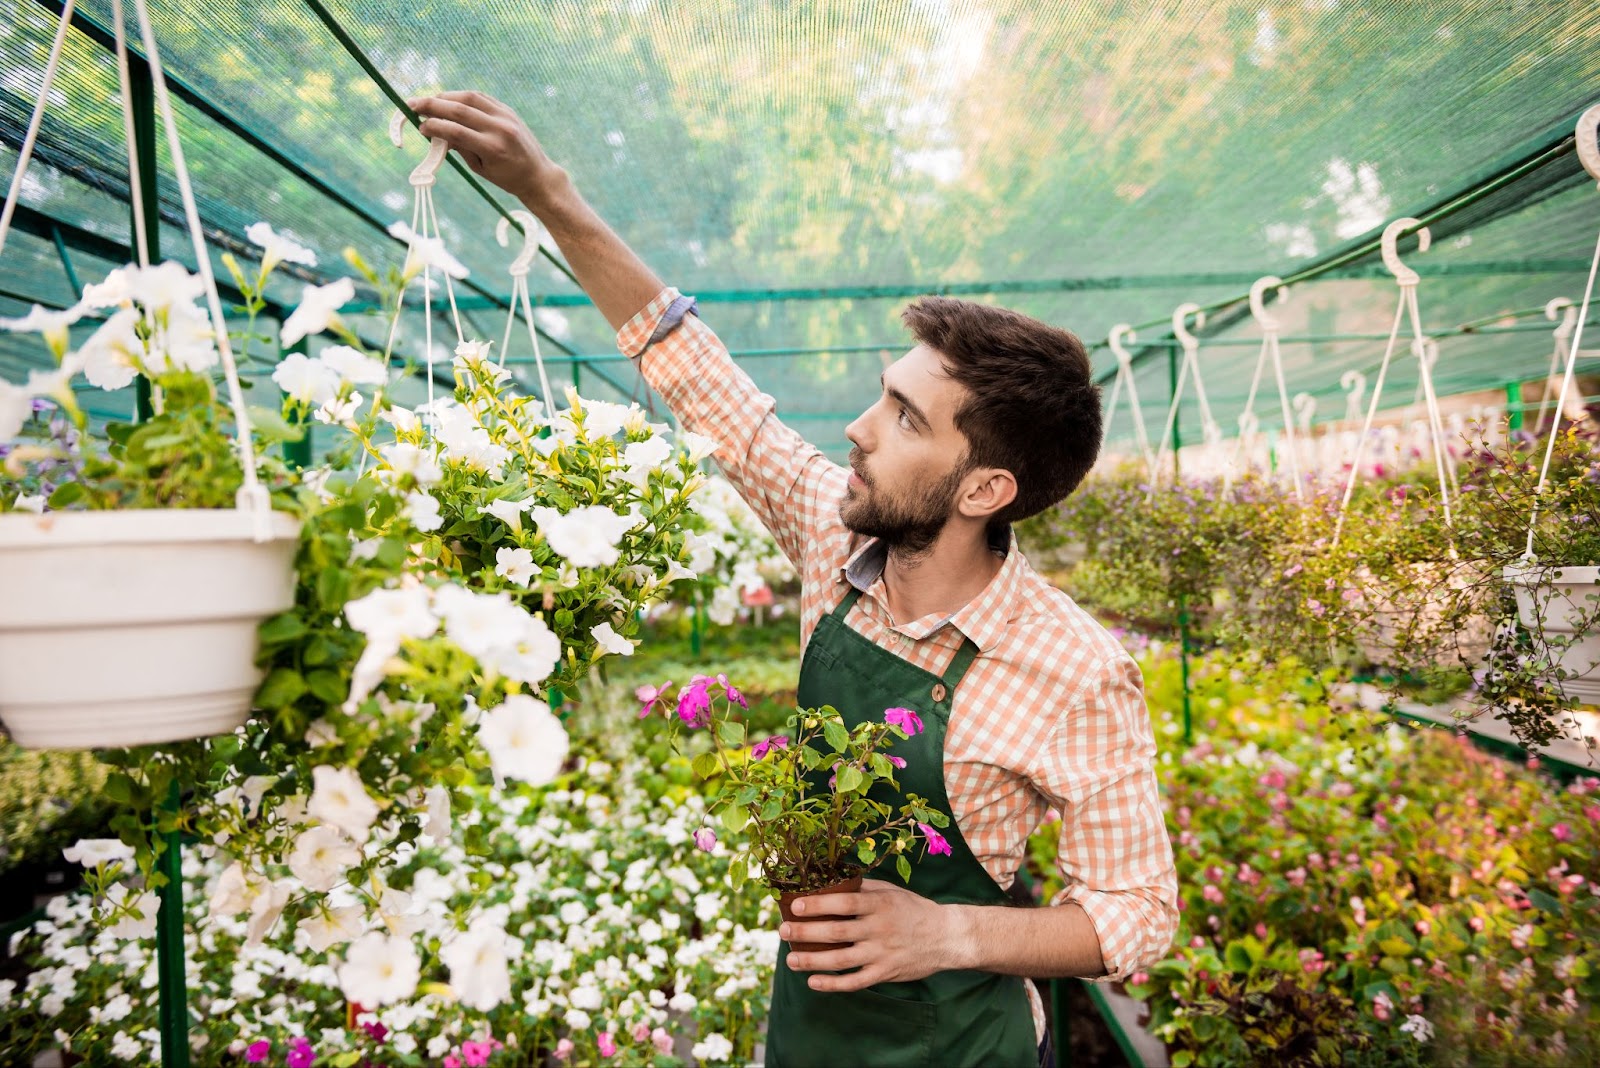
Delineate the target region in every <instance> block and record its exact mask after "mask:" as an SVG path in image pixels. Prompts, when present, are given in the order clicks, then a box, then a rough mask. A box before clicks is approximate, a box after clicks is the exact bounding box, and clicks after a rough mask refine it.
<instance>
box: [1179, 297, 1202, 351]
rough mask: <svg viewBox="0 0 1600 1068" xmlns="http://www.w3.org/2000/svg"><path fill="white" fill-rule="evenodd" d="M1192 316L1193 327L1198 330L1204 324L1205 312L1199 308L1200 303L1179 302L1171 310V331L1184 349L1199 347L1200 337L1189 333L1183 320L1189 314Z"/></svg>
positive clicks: (1185, 319)
mask: <svg viewBox="0 0 1600 1068" xmlns="http://www.w3.org/2000/svg"><path fill="white" fill-rule="evenodd" d="M1191 315H1193V316H1194V328H1195V329H1196V330H1200V329H1202V328H1204V326H1205V325H1206V313H1205V312H1203V311H1201V310H1200V305H1198V304H1195V303H1192V302H1190V303H1187V304H1180V305H1178V306H1177V307H1176V308H1174V309H1173V310H1172V333H1173V336H1174V337H1176V338H1177V339H1178V341H1179V342H1180V343H1182V345H1183V347H1184V349H1185V350H1193V349H1196V348H1199V347H1200V339H1199V338H1197V337H1195V336H1194V335H1193V334H1191V333H1189V328H1188V327H1187V326H1185V325H1184V324H1185V322H1186V321H1187V320H1188V318H1189V316H1191Z"/></svg>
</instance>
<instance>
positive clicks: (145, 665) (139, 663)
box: [0, 509, 300, 749]
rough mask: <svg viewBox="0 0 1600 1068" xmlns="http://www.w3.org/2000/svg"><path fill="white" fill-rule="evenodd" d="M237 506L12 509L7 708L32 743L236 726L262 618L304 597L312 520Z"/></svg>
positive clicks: (151, 738) (180, 734)
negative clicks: (299, 553) (257, 532)
mask: <svg viewBox="0 0 1600 1068" xmlns="http://www.w3.org/2000/svg"><path fill="white" fill-rule="evenodd" d="M265 522H266V525H267V530H268V532H269V534H270V538H269V540H267V541H263V542H257V541H255V540H254V525H255V524H254V517H253V516H252V515H251V514H250V513H248V512H243V511H235V510H232V509H162V510H153V509H151V510H145V509H139V510H129V511H112V512H54V513H48V514H45V515H21V514H10V515H0V590H5V591H6V596H5V597H4V598H3V599H0V720H3V721H4V723H5V727H6V729H7V730H8V731H9V732H10V733H11V736H12V738H13V739H15V741H16V742H17V744H19V745H22V746H25V747H28V748H34V749H44V748H57V749H86V748H101V747H115V746H132V745H150V744H155V743H159V742H171V741H177V740H179V739H184V738H197V737H202V736H206V735H212V734H221V733H225V732H227V731H231V730H233V729H234V728H235V727H237V726H239V725H240V724H241V723H243V722H244V721H245V719H246V718H247V717H248V715H249V712H250V703H251V698H252V697H253V696H254V694H255V691H256V687H257V686H259V685H260V683H261V671H260V670H259V669H258V668H257V667H256V665H255V657H256V628H257V626H258V625H259V624H260V623H261V621H262V620H264V619H266V618H267V617H269V616H272V615H276V614H277V613H279V612H282V611H284V610H286V609H288V608H289V607H290V606H291V605H292V604H293V603H294V556H295V548H296V546H297V544H298V539H299V532H300V521H299V520H297V519H295V518H294V517H292V516H289V515H285V514H283V513H281V512H273V513H271V514H270V515H268V516H267V517H266V519H265Z"/></svg>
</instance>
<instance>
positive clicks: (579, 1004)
mask: <svg viewBox="0 0 1600 1068" xmlns="http://www.w3.org/2000/svg"><path fill="white" fill-rule="evenodd" d="M567 1004H569V1005H571V1006H572V1007H573V1008H575V1009H582V1010H584V1011H585V1012H599V1011H600V1006H601V1005H603V1004H605V999H604V996H603V995H602V994H601V993H600V988H599V987H597V986H594V985H593V984H592V983H589V982H587V981H585V982H582V983H580V984H578V985H577V986H575V987H573V988H572V993H571V994H569V995H568V996H567Z"/></svg>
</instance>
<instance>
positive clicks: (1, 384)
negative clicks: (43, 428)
mask: <svg viewBox="0 0 1600 1068" xmlns="http://www.w3.org/2000/svg"><path fill="white" fill-rule="evenodd" d="M32 415H33V396H32V394H30V393H29V392H28V391H27V390H25V389H23V388H22V387H21V386H14V385H12V384H11V383H10V382H7V381H5V380H4V379H0V441H10V440H11V439H12V438H14V437H16V436H17V435H18V434H20V433H22V425H23V424H24V423H26V422H27V421H28V419H29V417H30V416H32Z"/></svg>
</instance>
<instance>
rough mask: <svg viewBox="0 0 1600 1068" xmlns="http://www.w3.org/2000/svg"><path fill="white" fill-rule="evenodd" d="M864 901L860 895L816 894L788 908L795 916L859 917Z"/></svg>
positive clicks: (862, 910)
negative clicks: (792, 910)
mask: <svg viewBox="0 0 1600 1068" xmlns="http://www.w3.org/2000/svg"><path fill="white" fill-rule="evenodd" d="M866 904H867V902H866V900H865V899H864V898H863V897H862V895H861V894H818V895H816V896H815V897H806V898H801V899H800V900H799V901H796V902H795V903H794V904H793V905H791V906H790V908H792V909H794V912H795V915H797V916H805V917H806V918H807V919H809V918H811V917H812V916H859V915H861V913H862V912H864V911H865V910H866Z"/></svg>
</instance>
